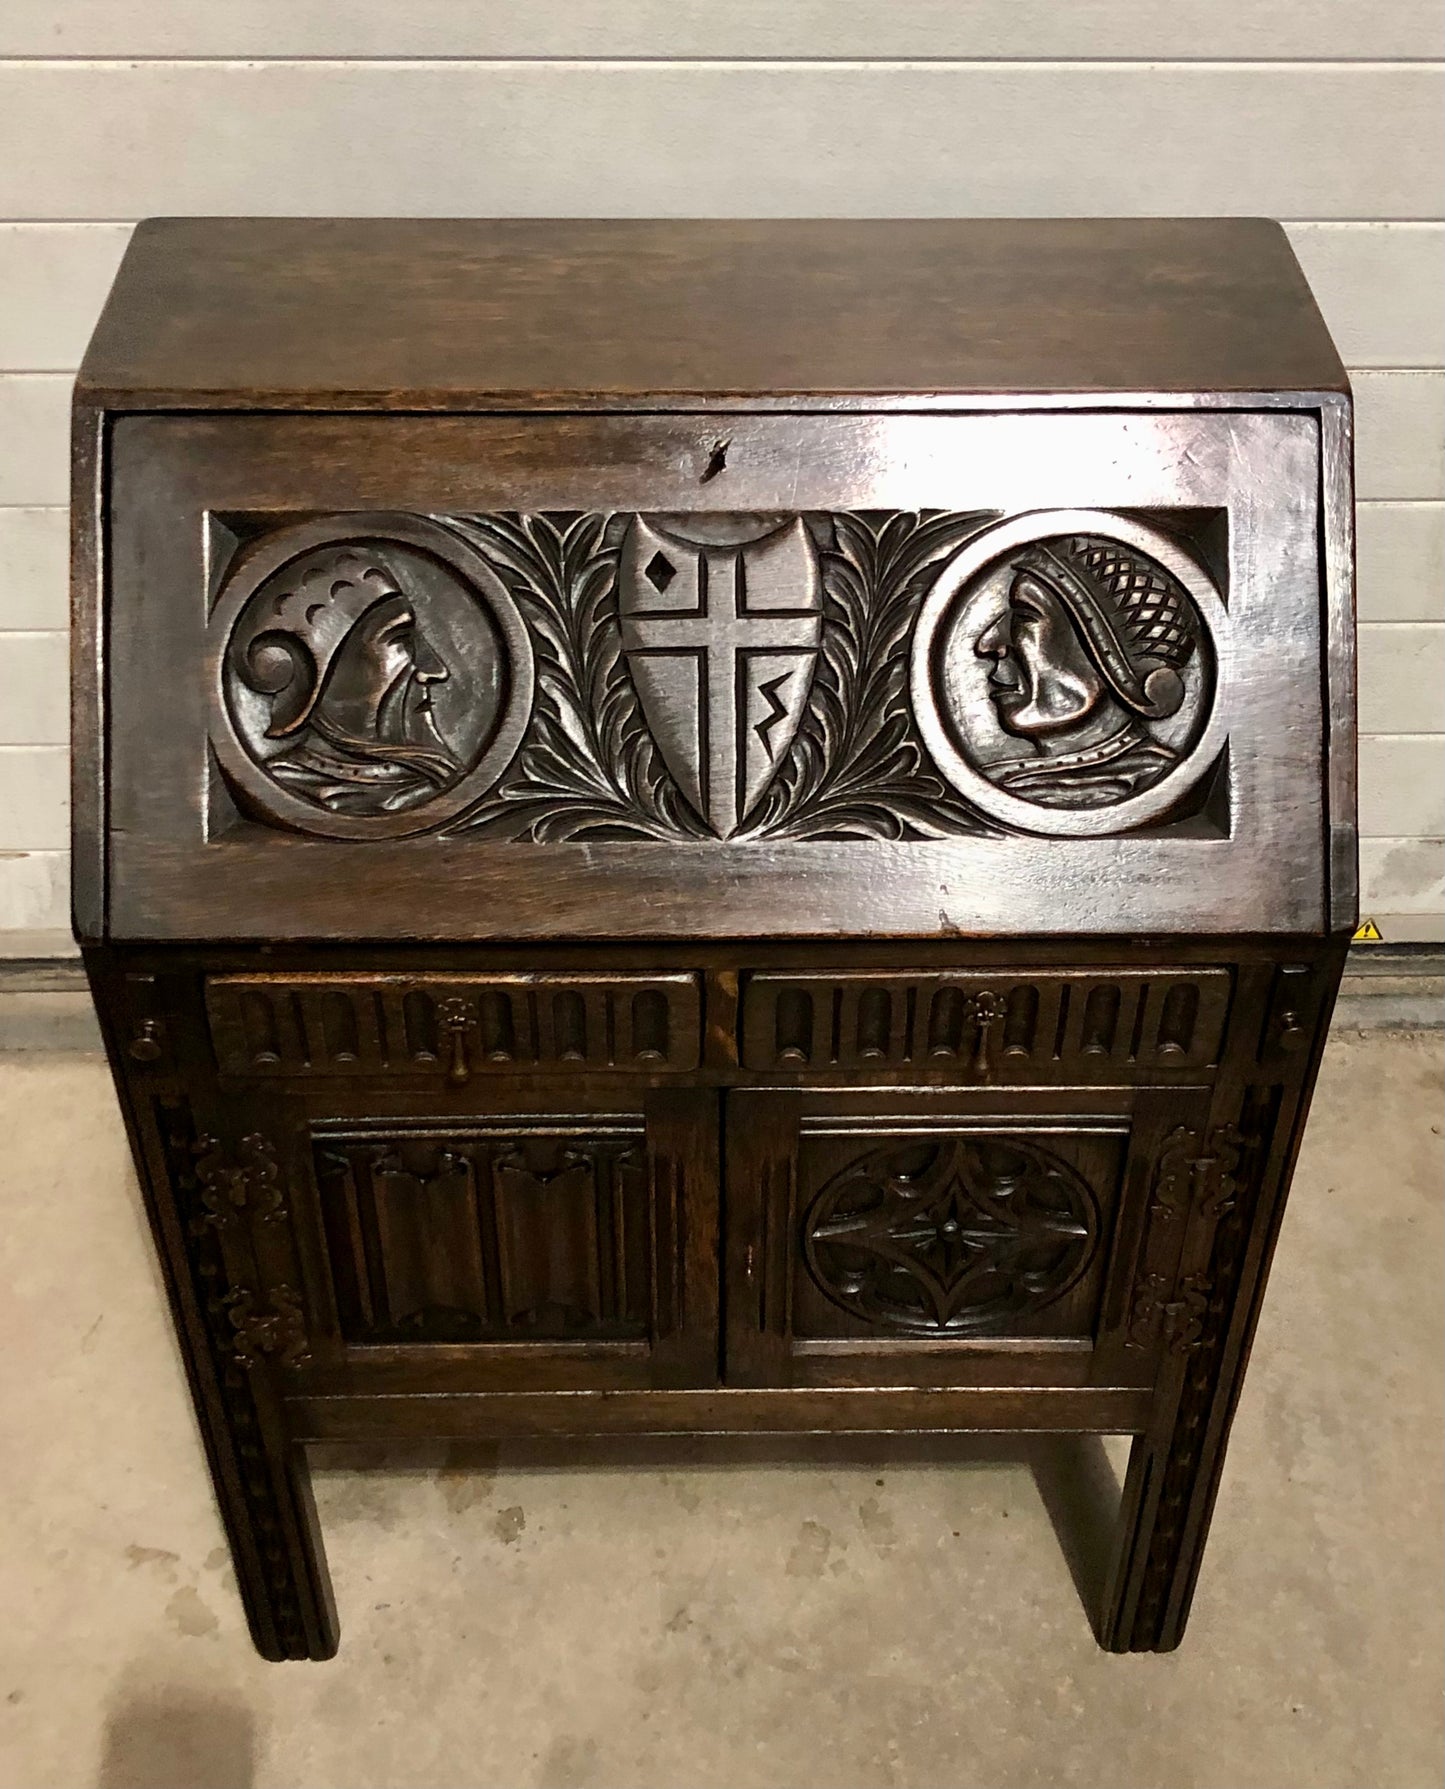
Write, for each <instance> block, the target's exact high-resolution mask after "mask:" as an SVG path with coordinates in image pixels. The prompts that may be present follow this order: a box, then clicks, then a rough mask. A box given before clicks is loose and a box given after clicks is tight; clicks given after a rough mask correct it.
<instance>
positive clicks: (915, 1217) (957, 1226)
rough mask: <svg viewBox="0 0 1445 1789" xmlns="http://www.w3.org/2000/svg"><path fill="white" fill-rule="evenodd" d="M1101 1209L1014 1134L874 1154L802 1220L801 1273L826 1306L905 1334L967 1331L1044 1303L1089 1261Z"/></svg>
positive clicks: (1065, 1169)
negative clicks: (806, 1275) (803, 1269)
mask: <svg viewBox="0 0 1445 1789" xmlns="http://www.w3.org/2000/svg"><path fill="white" fill-rule="evenodd" d="M1099 1229H1100V1223H1099V1210H1098V1205H1097V1202H1096V1200H1095V1198H1094V1195H1093V1193H1092V1191H1091V1190H1090V1188H1089V1187H1088V1185H1087V1184H1086V1183H1085V1181H1084V1179H1083V1177H1082V1176H1081V1175H1080V1174H1079V1173H1078V1172H1077V1170H1075V1169H1074V1168H1072V1167H1070V1166H1069V1164H1068V1163H1066V1162H1064V1161H1062V1160H1060V1159H1059V1157H1058V1156H1056V1155H1054V1154H1053V1153H1052V1152H1051V1151H1049V1150H1047V1149H1043V1148H1041V1147H1040V1146H1039V1145H1038V1144H1036V1143H1033V1142H1028V1141H1025V1140H1024V1139H1022V1138H1016V1137H972V1136H956V1137H946V1138H942V1139H939V1140H936V1141H933V1140H930V1141H927V1142H920V1143H917V1144H903V1145H898V1144H895V1145H893V1146H891V1147H889V1148H887V1149H881V1150H877V1151H875V1152H874V1153H872V1154H870V1155H868V1156H866V1157H864V1158H863V1159H862V1160H861V1161H859V1162H857V1163H855V1164H853V1165H852V1166H850V1167H848V1168H846V1169H845V1170H844V1171H843V1172H842V1173H840V1174H838V1175H835V1176H834V1178H833V1179H832V1180H830V1181H829V1182H828V1183H827V1185H825V1186H824V1187H823V1188H822V1190H821V1191H820V1192H819V1193H818V1195H817V1197H816V1198H815V1199H814V1200H813V1202H812V1204H811V1205H810V1206H809V1207H808V1209H807V1212H806V1213H805V1215H804V1218H803V1245H804V1258H805V1260H806V1262H807V1267H808V1272H809V1273H810V1275H811V1276H812V1278H813V1280H814V1281H815V1283H816V1284H817V1286H818V1287H819V1289H820V1290H821V1291H822V1292H823V1293H824V1294H825V1295H826V1296H827V1297H828V1298H829V1299H831V1300H832V1302H833V1303H834V1304H836V1305H838V1306H840V1307H841V1308H842V1309H843V1310H845V1311H847V1312H849V1313H850V1314H851V1315H853V1316H855V1317H860V1318H862V1319H863V1320H864V1321H865V1322H867V1323H869V1324H871V1325H875V1326H878V1327H880V1328H883V1329H885V1330H893V1331H896V1332H899V1333H903V1334H911V1335H968V1334H970V1333H973V1332H981V1331H989V1330H995V1329H997V1328H999V1327H1001V1326H1004V1325H1006V1324H1008V1323H1010V1322H1011V1321H1014V1320H1017V1319H1019V1318H1021V1317H1023V1316H1025V1315H1027V1314H1028V1313H1030V1312H1033V1311H1037V1310H1040V1309H1042V1308H1043V1307H1044V1306H1045V1305H1048V1304H1051V1303H1052V1302H1053V1301H1054V1300H1055V1299H1057V1298H1059V1297H1060V1296H1062V1294H1064V1293H1065V1292H1067V1291H1068V1289H1069V1288H1070V1287H1071V1286H1072V1285H1074V1284H1075V1283H1076V1281H1077V1280H1078V1279H1079V1277H1080V1275H1081V1274H1083V1273H1084V1271H1085V1270H1086V1268H1087V1267H1088V1265H1089V1263H1090V1261H1091V1259H1092V1258H1093V1255H1094V1252H1095V1250H1096V1248H1097V1247H1098V1240H1099Z"/></svg>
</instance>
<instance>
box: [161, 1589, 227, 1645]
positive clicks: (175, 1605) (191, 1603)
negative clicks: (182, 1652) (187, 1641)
mask: <svg viewBox="0 0 1445 1789" xmlns="http://www.w3.org/2000/svg"><path fill="white" fill-rule="evenodd" d="M166 1614H167V1615H168V1616H169V1617H170V1619H171V1620H172V1621H173V1622H174V1623H175V1626H176V1631H177V1632H178V1633H182V1634H185V1635H187V1636H188V1637H189V1638H191V1639H193V1640H197V1639H200V1638H201V1637H202V1635H205V1634H214V1633H215V1631H216V1629H217V1628H218V1627H220V1625H221V1623H220V1620H219V1618H218V1617H217V1616H216V1614H215V1613H214V1611H212V1610H210V1609H208V1608H207V1607H206V1605H205V1604H204V1603H203V1602H202V1601H201V1593H200V1592H199V1591H198V1590H197V1589H196V1587H195V1585H194V1584H183V1585H182V1586H181V1588H180V1589H179V1590H178V1591H177V1592H176V1593H175V1595H174V1596H173V1597H172V1598H171V1600H170V1601H169V1602H168V1603H167V1604H166Z"/></svg>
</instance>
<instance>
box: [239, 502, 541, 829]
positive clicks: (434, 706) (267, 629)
mask: <svg viewBox="0 0 1445 1789" xmlns="http://www.w3.org/2000/svg"><path fill="white" fill-rule="evenodd" d="M210 631H211V641H212V647H211V651H212V664H213V669H214V676H215V684H214V688H213V709H214V714H213V724H212V742H213V744H214V746H215V749H216V753H217V756H218V757H219V759H220V761H221V764H222V766H223V768H224V769H225V771H226V773H227V776H228V778H229V779H230V781H231V783H232V785H233V787H234V788H235V790H236V792H237V794H238V795H239V796H240V797H241V799H242V801H243V802H244V804H245V805H246V806H247V807H249V808H250V809H251V810H252V811H254V812H256V813H257V814H259V815H260V816H261V817H262V818H264V819H267V820H270V821H273V822H275V823H277V824H280V825H284V826H288V827H291V828H293V829H294V830H296V831H300V832H308V833H317V834H320V835H322V836H324V837H328V838H347V839H362V838H397V837H403V836H405V835H407V834H409V833H414V832H421V831H427V830H430V829H432V828H435V827H437V826H439V825H442V824H444V823H445V822H446V821H447V820H449V819H451V818H452V817H453V816H454V815H456V814H458V813H459V812H460V811H461V810H462V809H463V808H465V807H466V806H467V805H468V803H470V802H471V801H473V800H474V799H475V798H476V797H477V796H479V795H482V794H484V793H485V792H486V790H487V789H488V788H490V787H491V785H492V784H493V783H495V782H496V781H497V779H498V778H499V777H500V775H501V774H502V772H503V770H505V768H506V766H507V764H508V762H509V761H510V759H511V757H512V755H513V753H514V752H515V751H516V749H517V746H518V744H519V742H520V740H521V737H522V734H523V732H524V731H525V729H526V724H527V715H528V711H529V708H530V704H531V700H532V648H531V642H530V640H529V638H528V634H527V629H526V626H525V624H524V622H523V620H522V617H521V615H520V613H519V612H518V609H517V606H516V604H515V602H514V601H513V600H512V597H511V595H510V593H509V592H508V591H507V589H506V587H505V585H504V584H503V583H502V582H501V580H500V579H499V578H498V576H497V575H496V573H495V572H494V571H493V570H492V569H491V567H490V566H488V565H487V563H486V562H485V560H483V559H482V558H481V557H480V556H479V555H478V554H476V553H474V552H473V551H472V550H471V549H470V548H469V547H468V546H466V544H465V543H464V542H462V541H459V540H457V539H456V538H455V537H454V536H452V535H451V534H449V533H448V532H446V531H445V530H443V529H441V528H438V527H436V526H435V525H434V524H431V523H428V522H426V521H425V520H423V519H421V518H417V517H411V516H397V515H345V516H332V517H328V518H325V519H322V520H319V521H314V522H305V523H301V524H298V525H297V526H295V527H292V528H283V529H278V530H276V531H275V532H273V533H271V534H268V535H265V536H264V537H263V538H262V539H260V540H259V541H257V542H255V543H254V544H253V545H252V546H251V547H250V548H249V549H247V550H246V551H244V552H243V554H242V555H241V557H240V559H239V560H238V562H237V564H236V566H235V568H234V569H233V570H232V572H231V573H230V575H229V577H228V578H227V581H226V583H225V585H224V586H223V588H222V591H221V594H220V597H219V599H218V601H217V603H216V607H215V610H214V613H213V615H212V618H211V629H210Z"/></svg>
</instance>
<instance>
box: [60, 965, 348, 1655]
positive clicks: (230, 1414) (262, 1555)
mask: <svg viewBox="0 0 1445 1789" xmlns="http://www.w3.org/2000/svg"><path fill="white" fill-rule="evenodd" d="M88 956H89V961H88V967H89V969H90V973H91V978H92V985H93V986H94V988H95V992H96V1004H97V1009H98V1011H99V1014H100V1017H101V1023H102V1027H103V1029H104V1031H105V1034H106V1042H107V1047H108V1050H109V1053H110V1058H111V1063H112V1067H113V1069H114V1071H115V1076H116V1084H117V1089H118V1091H119V1093H120V1095H121V1105H122V1110H123V1112H124V1114H125V1118H126V1125H127V1128H128V1130H129V1132H130V1139H131V1147H132V1152H133V1155H134V1159H135V1162H136V1166H137V1169H138V1171H139V1174H140V1179H141V1187H142V1191H143V1193H144V1195H145V1202H146V1210H147V1214H148V1216H149V1218H150V1224H151V1231H152V1234H153V1236H154V1239H155V1244H156V1249H157V1252H158V1254H159V1256H160V1261H161V1267H162V1270H163V1272H164V1274H165V1280H166V1288H167V1291H168V1293H169V1296H170V1301H171V1307H172V1312H173V1315H174V1318H175V1328H176V1335H177V1337H178V1339H179V1342H180V1346H181V1353H182V1357H183V1360H184V1363H185V1368H186V1376H187V1379H188V1380H189V1383H190V1388H191V1396H192V1399H193V1401H194V1404H195V1409H196V1416H197V1419H198V1421H199V1424H200V1430H201V1439H202V1442H203V1443H204V1445H205V1449H206V1456H207V1459H208V1461H209V1464H210V1469H211V1478H212V1482H213V1484H214V1486H215V1491H216V1501H217V1503H218V1505H219V1507H220V1513H221V1519H222V1521H223V1523H224V1525H225V1529H226V1535H227V1538H228V1540H229V1542H230V1547H231V1557H232V1560H233V1562H234V1564H235V1569H236V1581H237V1585H238V1587H239V1590H240V1594H241V1601H242V1604H243V1605H244V1607H245V1610H246V1618H247V1621H248V1623H249V1625H250V1629H251V1635H252V1638H253V1640H254V1641H255V1644H256V1648H257V1650H258V1651H259V1652H260V1653H261V1654H262V1656H263V1657H265V1658H268V1659H292V1658H300V1659H304V1658H313V1659H324V1658H330V1657H331V1655H332V1654H333V1653H334V1652H335V1651H336V1646H337V1638H338V1636H337V1626H336V1612H335V1607H334V1605H333V1602H332V1597H331V1587H330V1583H329V1581H328V1578H327V1572H326V1562H325V1557H324V1555H323V1553H322V1550H321V1543H320V1537H319V1534H318V1532H317V1525H316V1514H315V1508H314V1506H313V1503H312V1500H311V1490H310V1482H309V1475H308V1471H307V1466H306V1459H305V1455H304V1452H303V1451H302V1449H301V1448H300V1447H299V1446H298V1445H297V1444H296V1443H294V1442H293V1441H292V1440H291V1439H290V1437H289V1435H288V1434H287V1431H286V1427H285V1422H284V1418H283V1410H282V1404H281V1400H280V1397H279V1395H278V1377H279V1375H281V1374H283V1373H284V1372H285V1371H286V1369H287V1366H288V1364H289V1363H290V1362H292V1361H294V1360H296V1359H297V1358H299V1356H300V1355H301V1353H302V1351H303V1350H304V1348H305V1339H306V1338H305V1332H304V1327H303V1324H302V1318H301V1308H300V1302H299V1299H298V1297H297V1296H296V1292H295V1291H294V1290H293V1289H294V1288H296V1287H297V1285H298V1278H297V1267H296V1262H295V1255H294V1245H293V1241H292V1237H291V1233H290V1223H289V1218H288V1216H287V1212H286V1208H285V1201H284V1197H283V1193H284V1188H283V1186H282V1181H281V1176H280V1173H279V1170H278V1168H277V1165H276V1162H275V1159H274V1156H273V1155H272V1152H271V1151H270V1149H269V1147H268V1145H267V1144H266V1142H265V1140H264V1139H263V1138H261V1137H259V1136H248V1137H245V1138H242V1139H241V1140H240V1142H239V1143H237V1144H234V1145H231V1146H223V1145H222V1144H221V1143H219V1142H218V1141H217V1140H216V1138H214V1137H210V1136H206V1135H203V1134H201V1132H200V1130H199V1129H198V1126H197V1123H196V1119H195V1115H194V1113H193V1110H192V1106H191V1101H190V1098H189V1093H188V1089H187V1087H186V1086H185V1084H184V1082H183V1080H182V1079H181V1077H180V1075H179V1074H178V1072H177V1066H176V1060H175V1045H176V1041H177V1037H178V1035H179V1032H180V1030H181V1028H182V1027H183V1026H184V1024H185V1017H184V1015H183V1013H182V1012H181V1011H180V1009H179V1007H178V1006H177V1005H176V1004H175V1003H174V1002H173V1000H171V999H168V998H167V996H166V991H165V989H164V987H163V985H162V983H163V980H164V978H158V977H154V976H151V975H132V976H126V977H122V976H120V975H119V974H116V973H113V972H112V970H111V968H110V965H109V962H108V961H107V959H106V958H105V957H104V956H103V955H102V954H101V953H88Z"/></svg>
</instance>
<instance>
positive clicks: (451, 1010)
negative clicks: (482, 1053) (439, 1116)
mask: <svg viewBox="0 0 1445 1789" xmlns="http://www.w3.org/2000/svg"><path fill="white" fill-rule="evenodd" d="M437 1017H438V1018H439V1019H440V1020H441V1027H442V1030H443V1032H444V1033H445V1034H446V1037H447V1045H448V1062H447V1082H448V1085H450V1086H452V1087H465V1086H466V1084H467V1082H468V1081H470V1080H471V1078H472V1065H471V1062H470V1060H469V1057H468V1053H467V1039H468V1037H469V1036H470V1035H471V1033H472V1032H474V1031H475V1030H476V1028H477V1020H476V1015H475V1014H474V1013H473V1011H472V1008H471V1003H470V1001H466V1000H443V1001H442V1002H441V1004H440V1006H438V1008H437Z"/></svg>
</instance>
